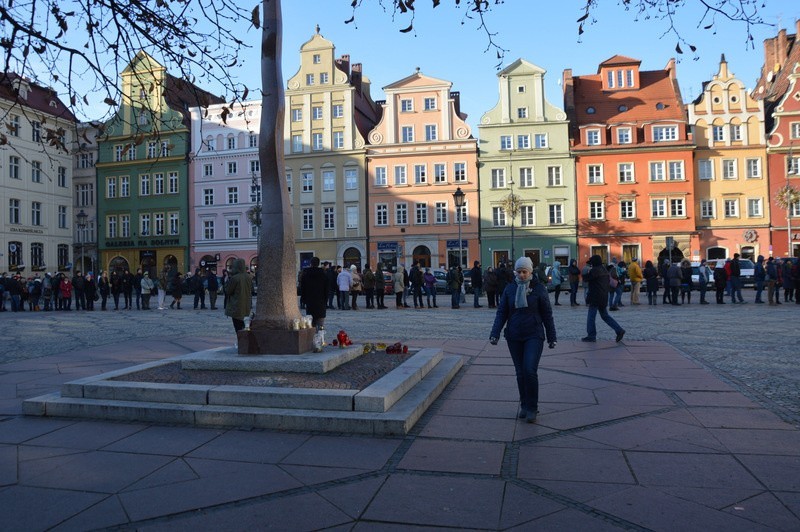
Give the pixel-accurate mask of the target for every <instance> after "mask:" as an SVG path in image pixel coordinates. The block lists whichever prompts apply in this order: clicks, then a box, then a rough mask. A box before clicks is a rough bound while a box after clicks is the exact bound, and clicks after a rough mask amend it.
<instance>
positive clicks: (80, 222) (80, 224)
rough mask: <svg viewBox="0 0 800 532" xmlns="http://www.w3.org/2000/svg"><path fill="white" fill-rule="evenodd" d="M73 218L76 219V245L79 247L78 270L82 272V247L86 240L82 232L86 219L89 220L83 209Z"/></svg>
mask: <svg viewBox="0 0 800 532" xmlns="http://www.w3.org/2000/svg"><path fill="white" fill-rule="evenodd" d="M75 217H76V218H77V219H78V230H79V232H78V244H80V246H81V260H80V262H79V263H78V264H79V265H80V270H81V271H83V269H84V268H83V246H84V244H85V240H86V239H85V235H84V232H83V231H84V229H86V219H87V218H89V215H88V214H86V213H85V212H83V209H81V210H80V212H78V214H76V215H75Z"/></svg>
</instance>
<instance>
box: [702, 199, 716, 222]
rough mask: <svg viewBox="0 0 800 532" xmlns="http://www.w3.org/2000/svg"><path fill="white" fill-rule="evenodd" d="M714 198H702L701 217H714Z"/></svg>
mask: <svg viewBox="0 0 800 532" xmlns="http://www.w3.org/2000/svg"><path fill="white" fill-rule="evenodd" d="M714 210H715V209H714V200H702V201H701V202H700V218H705V219H709V218H714Z"/></svg>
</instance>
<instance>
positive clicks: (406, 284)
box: [402, 264, 411, 308]
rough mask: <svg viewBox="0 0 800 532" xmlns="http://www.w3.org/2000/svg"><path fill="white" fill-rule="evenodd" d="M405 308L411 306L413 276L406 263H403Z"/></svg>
mask: <svg viewBox="0 0 800 532" xmlns="http://www.w3.org/2000/svg"><path fill="white" fill-rule="evenodd" d="M402 266H403V287H404V288H403V308H409V306H408V294H409V293H411V276H409V274H408V270H407V269H406V265H405V264H403V265H402Z"/></svg>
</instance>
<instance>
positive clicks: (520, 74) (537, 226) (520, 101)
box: [478, 59, 577, 266]
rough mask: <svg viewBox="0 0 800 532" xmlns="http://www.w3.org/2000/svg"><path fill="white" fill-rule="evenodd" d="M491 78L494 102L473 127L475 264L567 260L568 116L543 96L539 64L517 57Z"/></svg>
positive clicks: (570, 193)
mask: <svg viewBox="0 0 800 532" xmlns="http://www.w3.org/2000/svg"><path fill="white" fill-rule="evenodd" d="M497 76H498V80H499V90H500V98H499V101H498V103H497V105H496V106H495V107H494V108H493V109H491V110H490V111H488V112H487V113H486V114H484V115H483V117H481V121H480V123H479V125H478V130H479V131H480V142H479V154H480V155H479V159H478V160H479V162H478V168H479V171H480V178H479V179H480V190H481V206H480V214H481V262H482V263H483V264H484V266H489V265H493V266H497V264H499V263H500V262H503V261H507V260H515V258H516V257H519V256H521V255H523V254H524V255H527V256H529V257H530V258H531V260H533V264H534V265H537V264H539V263H540V262H545V263H547V264H552V263H553V261H554V260H559V261H560V262H561V264H562V265H567V264H568V263H569V259H571V258H575V257H576V253H577V248H576V245H577V237H576V218H575V164H574V159H573V158H572V157H571V156H570V150H569V148H570V146H569V123H568V121H567V115H566V113H565V112H564V111H563V110H561V109H559V108H558V107H556V106H554V105H552V104H550V103H549V102H548V101H547V100H546V99H545V94H544V76H545V70H543V69H542V68H540V67H538V66H536V65H534V64H532V63H529V62H527V61H525V60H524V59H517V60H516V61H515V62H514V63H512V64H511V65H509V66H508V67H507V68H505V69H504V70H502V71H501V72H499V73H498V74H497Z"/></svg>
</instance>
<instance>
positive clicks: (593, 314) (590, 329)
mask: <svg viewBox="0 0 800 532" xmlns="http://www.w3.org/2000/svg"><path fill="white" fill-rule="evenodd" d="M598 312H599V313H600V317H601V318H602V319H603V321H604V322H606V323H607V324H608V326H609V327H611V328H612V329H614V332H615V333H617V334H619V333H621V332H622V327H620V326H619V323H617V322H616V321H615V320H614V318H612V317H611V315H610V314H609V313H608V309H607V308H606V307H596V306H594V305H589V313H588V314H587V315H586V335H587V336H588V337H589V338H592V339H596V338H597V326H596V325H595V320H596V319H597V313H598Z"/></svg>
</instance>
